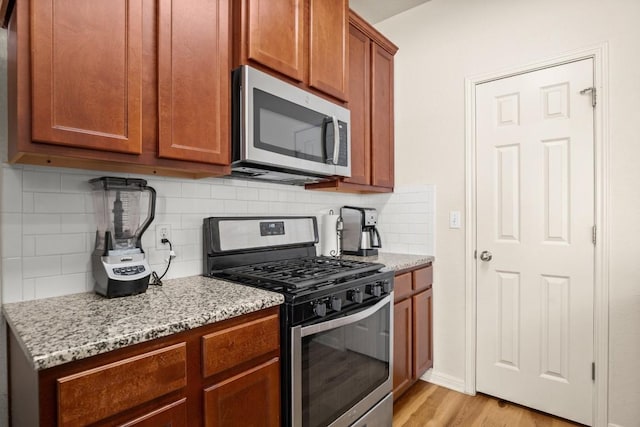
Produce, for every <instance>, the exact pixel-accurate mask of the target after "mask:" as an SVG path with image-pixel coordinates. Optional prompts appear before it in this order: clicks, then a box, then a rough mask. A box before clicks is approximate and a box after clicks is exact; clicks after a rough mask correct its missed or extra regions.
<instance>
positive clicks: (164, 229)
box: [156, 224, 171, 249]
mask: <svg viewBox="0 0 640 427" xmlns="http://www.w3.org/2000/svg"><path fill="white" fill-rule="evenodd" d="M162 239H169V240H171V224H158V225H156V249H169V245H168V244H164V243H162Z"/></svg>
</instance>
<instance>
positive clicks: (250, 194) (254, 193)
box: [237, 188, 260, 200]
mask: <svg viewBox="0 0 640 427" xmlns="http://www.w3.org/2000/svg"><path fill="white" fill-rule="evenodd" d="M237 197H238V200H258V199H259V197H260V190H258V189H257V188H243V189H242V190H239V191H238V192H237Z"/></svg>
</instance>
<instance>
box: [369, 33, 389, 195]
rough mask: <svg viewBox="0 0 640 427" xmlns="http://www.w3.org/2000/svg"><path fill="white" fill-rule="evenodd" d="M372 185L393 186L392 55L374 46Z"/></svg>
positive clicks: (373, 44) (372, 65)
mask: <svg viewBox="0 0 640 427" xmlns="http://www.w3.org/2000/svg"><path fill="white" fill-rule="evenodd" d="M371 57H372V58H371V162H372V170H371V175H372V176H371V184H373V185H377V186H380V187H387V188H391V187H393V174H394V169H393V168H394V165H393V162H394V157H393V55H391V54H390V53H389V52H387V51H386V50H384V49H383V48H381V47H380V46H378V45H377V44H376V43H372V47H371Z"/></svg>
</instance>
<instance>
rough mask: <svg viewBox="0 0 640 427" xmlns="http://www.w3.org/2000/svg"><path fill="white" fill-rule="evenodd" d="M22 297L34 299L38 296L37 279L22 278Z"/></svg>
mask: <svg viewBox="0 0 640 427" xmlns="http://www.w3.org/2000/svg"><path fill="white" fill-rule="evenodd" d="M22 298H23V299H24V300H32V299H35V298H36V279H23V280H22Z"/></svg>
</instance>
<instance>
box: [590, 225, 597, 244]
mask: <svg viewBox="0 0 640 427" xmlns="http://www.w3.org/2000/svg"><path fill="white" fill-rule="evenodd" d="M596 235H597V228H596V226H595V225H594V226H593V227H591V241H592V242H593V244H594V245H595V244H596Z"/></svg>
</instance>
